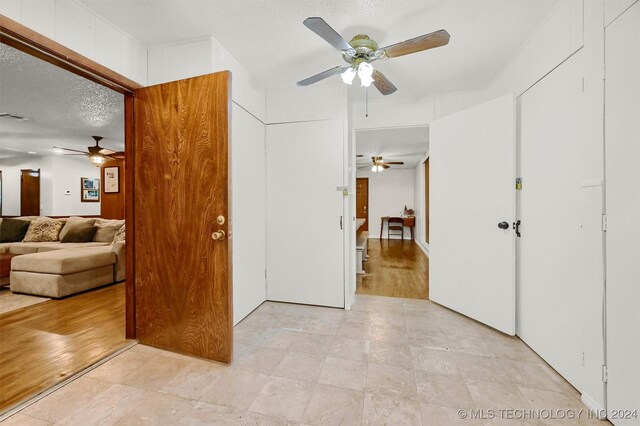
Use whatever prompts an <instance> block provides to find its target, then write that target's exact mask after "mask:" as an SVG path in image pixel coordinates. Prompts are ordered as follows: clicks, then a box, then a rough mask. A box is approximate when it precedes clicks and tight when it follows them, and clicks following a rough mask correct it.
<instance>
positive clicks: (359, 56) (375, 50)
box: [298, 17, 449, 95]
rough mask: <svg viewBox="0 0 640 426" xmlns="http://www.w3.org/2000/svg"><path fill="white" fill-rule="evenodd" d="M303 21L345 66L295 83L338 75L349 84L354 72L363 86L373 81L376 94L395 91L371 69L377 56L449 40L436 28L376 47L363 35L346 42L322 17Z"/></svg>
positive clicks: (417, 49)
mask: <svg viewBox="0 0 640 426" xmlns="http://www.w3.org/2000/svg"><path fill="white" fill-rule="evenodd" d="M303 23H304V25H305V26H306V27H307V28H309V29H310V30H311V31H313V32H314V33H316V34H317V35H319V36H320V37H321V38H323V39H324V40H325V41H326V42H327V43H329V44H330V45H332V46H333V47H335V48H336V49H338V50H339V51H340V52H342V58H343V59H344V60H345V62H347V64H348V65H341V66H337V67H334V68H331V69H328V70H326V71H323V72H321V73H319V74H316V75H314V76H312V77H309V78H306V79H304V80H301V81H299V82H298V86H308V85H310V84H313V83H317V82H319V81H320V80H324V79H325V78H328V77H331V76H333V75H336V74H340V76H341V77H342V81H344V82H345V83H346V84H349V85H350V84H352V83H353V79H354V78H355V76H356V74H357V75H358V77H359V78H360V82H361V83H362V86H363V87H369V86H370V85H371V83H373V85H374V86H375V87H376V89H378V90H379V91H380V93H382V94H383V95H390V94H392V93H393V92H395V91H396V90H397V88H396V86H394V85H393V83H391V82H390V81H389V79H388V78H387V77H385V75H384V74H382V73H381V72H380V71H378V70H376V69H373V66H372V65H371V63H372V62H374V61H376V60H378V59H380V60H384V59H389V58H397V57H399V56H404V55H408V54H410V53H416V52H421V51H423V50H427V49H433V48H435V47H440V46H444V45H446V44H447V43H449V33H448V32H447V31H445V30H439V31H435V32H433V33H429V34H425V35H422V36H419V37H416V38H412V39H410V40H406V41H403V42H400V43H396V44H392V45H391V46H387V47H383V48H379V47H378V43H376V42H375V40H372V39H370V38H369V36H367V35H365V34H359V35H356V36H355V37H353V39H351V41H350V42H348V43H347V41H346V40H345V39H343V38H342V36H340V34H338V33H337V32H336V30H334V29H333V28H331V26H329V24H327V23H326V22H325V21H324V19H322V18H317V17H313V18H307V19H305V20H304V22H303Z"/></svg>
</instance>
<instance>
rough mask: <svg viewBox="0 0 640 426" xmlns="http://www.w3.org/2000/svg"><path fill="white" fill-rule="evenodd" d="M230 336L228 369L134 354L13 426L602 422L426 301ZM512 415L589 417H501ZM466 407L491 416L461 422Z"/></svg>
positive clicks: (516, 345)
mask: <svg viewBox="0 0 640 426" xmlns="http://www.w3.org/2000/svg"><path fill="white" fill-rule="evenodd" d="M235 336H236V348H235V352H236V355H235V361H234V363H233V365H232V366H230V367H228V366H223V365H219V364H215V363H211V362H206V361H203V360H197V359H193V358H189V357H186V356H181V355H176V354H172V353H170V352H165V351H161V350H157V349H153V348H150V347H147V346H143V345H137V346H135V347H133V348H132V349H130V350H129V351H127V352H125V353H123V354H121V355H119V356H118V357H116V358H114V359H112V360H110V361H109V362H107V363H105V364H104V365H102V366H100V367H99V368H97V369H95V370H93V371H92V372H90V373H89V374H87V375H85V376H84V377H81V378H80V379H78V380H76V381H74V382H72V383H71V384H69V385H67V386H65V387H64V388H62V389H60V390H58V391H56V392H54V393H52V394H51V395H49V396H47V397H45V398H44V399H42V400H40V401H38V402H37V403H35V404H33V405H31V406H30V407H28V408H26V409H25V410H23V411H22V412H21V413H19V414H17V415H15V416H13V417H12V418H10V419H8V420H7V421H6V423H5V425H6V426H9V425H22V426H24V425H31V424H33V425H46V424H66V425H90V424H166V425H178V424H180V425H200V424H211V425H221V424H222V425H226V424H229V425H236V424H242V425H253V424H268V425H279V424H304V425H338V424H340V425H360V424H362V425H414V424H415V425H420V424H423V425H447V426H449V425H456V424H461V425H475V424H486V425H491V424H496V423H498V424H532V425H535V424H571V425H573V424H577V425H587V424H594V425H602V424H604V423H603V422H600V421H597V420H593V419H587V414H586V408H585V407H584V406H583V405H582V403H581V402H580V395H579V394H578V393H577V392H576V390H575V389H573V388H572V387H571V386H570V385H569V384H568V383H567V382H566V381H565V380H563V379H562V377H560V376H559V375H558V374H557V373H556V372H554V371H553V370H552V369H551V368H550V367H549V366H547V365H546V364H545V363H544V362H543V361H542V360H541V359H540V358H539V357H538V356H537V355H536V354H535V353H533V352H532V351H531V350H530V349H529V348H528V347H527V346H526V345H524V344H523V343H522V342H521V341H520V340H519V339H517V338H510V337H506V336H504V335H502V334H499V333H497V332H495V331H493V330H491V329H489V328H487V327H484V326H482V325H480V324H478V323H476V322H474V321H471V320H469V319H466V318H465V317H463V316H461V315H458V314H456V313H453V312H451V311H449V310H447V309H444V308H442V307H440V306H438V305H436V304H434V303H431V302H429V301H422V300H412V299H394V298H384V297H376V296H358V297H357V302H356V304H355V305H354V309H353V310H352V311H343V310H338V309H329V308H319V307H311V306H301V305H290V304H281V303H272V302H267V303H264V304H263V305H262V306H260V307H259V308H258V309H257V310H256V311H255V312H253V313H252V314H251V315H250V316H249V317H248V318H246V319H245V320H244V321H243V322H241V323H240V324H239V325H238V326H237V327H236V328H235ZM505 408H506V409H520V410H535V409H548V410H551V411H550V412H553V410H558V409H564V410H576V411H575V413H578V412H579V410H584V412H583V414H582V419H580V420H577V419H571V420H564V421H561V420H547V419H545V420H542V421H538V420H535V421H532V420H527V421H517V420H501V419H500V418H499V417H500V411H499V410H500V409H505ZM471 409H482V410H485V411H484V415H485V417H491V412H490V411H489V410H495V411H494V413H495V414H496V416H497V418H495V419H485V420H474V419H470V418H467V419H461V418H460V416H459V415H458V410H465V413H467V414H469V413H470V410H471ZM527 412H529V413H535V412H534V411H527ZM513 415H514V416H517V415H518V413H513Z"/></svg>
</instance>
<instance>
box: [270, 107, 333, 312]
mask: <svg viewBox="0 0 640 426" xmlns="http://www.w3.org/2000/svg"><path fill="white" fill-rule="evenodd" d="M343 164H344V122H343V120H325V121H309V122H298V123H286V124H273V125H268V126H267V299H268V300H275V301H281V302H291V303H305V304H311V305H322V306H333V307H344V248H343V247H344V246H343V244H344V231H343V229H344V225H345V220H344V218H343V217H342V215H343V203H344V195H343V194H342V191H338V190H337V188H338V187H341V186H343V185H345V184H344V178H343Z"/></svg>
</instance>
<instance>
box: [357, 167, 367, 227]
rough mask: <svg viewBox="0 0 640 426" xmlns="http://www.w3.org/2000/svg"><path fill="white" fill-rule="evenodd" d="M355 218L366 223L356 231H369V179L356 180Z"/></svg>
mask: <svg viewBox="0 0 640 426" xmlns="http://www.w3.org/2000/svg"><path fill="white" fill-rule="evenodd" d="M356 217H358V218H361V219H366V220H367V221H366V222H365V223H364V225H362V226H361V227H360V229H358V231H359V232H364V231H368V230H369V178H356Z"/></svg>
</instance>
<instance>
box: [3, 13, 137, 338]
mask: <svg viewBox="0 0 640 426" xmlns="http://www.w3.org/2000/svg"><path fill="white" fill-rule="evenodd" d="M0 43H4V44H7V45H9V46H11V47H13V48H15V49H18V50H21V51H23V52H25V53H28V54H30V55H32V56H35V57H37V58H39V59H42V60H44V61H46V62H49V63H50V64H53V65H55V66H57V67H60V68H63V69H65V70H67V71H70V72H72V73H74V74H76V75H79V76H80V77H84V78H86V79H88V80H91V81H93V82H94V83H98V84H101V85H103V86H105V87H108V88H109V89H112V90H115V91H116V92H118V93H122V94H123V95H124V121H125V129H124V143H125V157H126V158H127V159H129V160H128V161H126V162H125V221H126V223H127V231H128V234H129V235H130V238H128V239H127V250H126V253H127V255H126V277H127V278H126V280H125V294H126V296H125V297H126V299H125V312H126V313H125V316H126V326H125V337H126V338H127V339H135V338H136V315H135V295H136V292H135V281H136V275H135V267H134V259H135V238H131V236H134V237H135V220H134V219H135V217H134V215H135V204H134V203H135V197H134V190H135V185H134V184H135V182H134V179H135V169H134V163H135V161H133V160H134V158H135V157H134V156H135V151H134V146H133V91H134V90H135V89H139V88H142V87H143V86H142V85H140V84H138V83H136V82H135V81H133V80H130V79H128V78H126V77H124V76H122V75H120V74H118V73H117V72H115V71H113V70H111V69H109V68H107V67H105V66H103V65H100V64H99V63H97V62H95V61H93V60H91V59H89V58H87V57H85V56H83V55H81V54H79V53H76V52H74V51H73V50H71V49H69V48H67V47H65V46H63V45H61V44H60V43H58V42H56V41H54V40H51V39H50V38H48V37H45V36H43V35H42V34H39V33H37V32H35V31H33V30H32V29H30V28H28V27H25V26H24V25H22V24H20V23H18V22H16V21H13V20H12V19H9V18H7V17H6V16H4V15H2V14H0Z"/></svg>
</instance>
